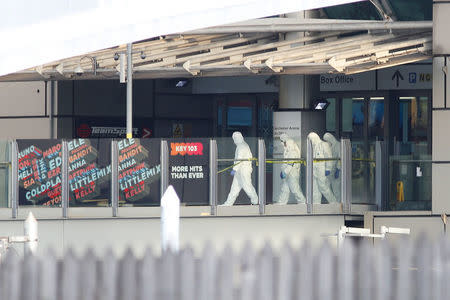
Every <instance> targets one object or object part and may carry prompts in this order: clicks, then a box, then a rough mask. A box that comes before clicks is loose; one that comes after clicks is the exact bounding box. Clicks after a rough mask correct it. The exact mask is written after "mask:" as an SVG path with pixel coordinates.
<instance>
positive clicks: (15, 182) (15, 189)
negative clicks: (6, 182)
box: [9, 141, 19, 219]
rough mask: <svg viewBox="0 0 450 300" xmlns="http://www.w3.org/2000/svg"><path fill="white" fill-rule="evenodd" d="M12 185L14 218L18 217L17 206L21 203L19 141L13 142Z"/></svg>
mask: <svg viewBox="0 0 450 300" xmlns="http://www.w3.org/2000/svg"><path fill="white" fill-rule="evenodd" d="M10 182H11V186H10V192H9V195H10V201H11V208H12V216H11V217H12V218H13V219H15V218H17V208H18V205H19V147H18V146H17V141H12V142H11V181H10Z"/></svg>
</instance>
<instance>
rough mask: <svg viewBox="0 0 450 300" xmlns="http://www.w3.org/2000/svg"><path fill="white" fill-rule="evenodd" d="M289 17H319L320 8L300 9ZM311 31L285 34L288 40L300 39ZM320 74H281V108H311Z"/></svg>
mask: <svg viewBox="0 0 450 300" xmlns="http://www.w3.org/2000/svg"><path fill="white" fill-rule="evenodd" d="M286 17H287V18H297V19H309V18H318V17H319V11H318V10H308V11H300V12H295V13H290V14H287V15H286ZM310 34H311V33H304V32H292V33H287V34H286V35H285V39H286V40H293V39H298V38H301V37H304V36H307V35H310ZM316 81H317V82H316ZM318 87H319V84H318V76H311V75H281V76H280V92H279V108H281V109H300V108H309V107H310V102H311V98H312V97H313V96H314V93H315V92H317V91H318Z"/></svg>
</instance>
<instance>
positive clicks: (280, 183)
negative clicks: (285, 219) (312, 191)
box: [266, 136, 306, 204]
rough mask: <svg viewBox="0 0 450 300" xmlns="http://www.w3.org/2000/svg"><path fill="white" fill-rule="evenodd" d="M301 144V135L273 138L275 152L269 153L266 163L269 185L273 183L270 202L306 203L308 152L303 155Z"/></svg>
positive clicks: (268, 199)
mask: <svg viewBox="0 0 450 300" xmlns="http://www.w3.org/2000/svg"><path fill="white" fill-rule="evenodd" d="M303 142H304V143H306V138H304V139H303ZM301 144H302V140H301V138H300V136H288V137H287V139H286V140H284V141H282V140H281V139H280V138H279V137H276V138H274V139H273V145H274V149H273V154H272V155H269V154H267V155H268V156H267V164H266V172H267V175H269V176H266V178H267V179H266V180H267V181H266V183H267V186H268V185H269V184H268V183H269V182H272V183H273V184H272V188H271V190H270V192H271V193H270V195H268V197H267V203H268V204H271V203H274V204H297V203H306V194H305V191H306V177H305V176H306V165H305V163H306V161H305V159H304V157H306V153H304V154H303V157H302V153H301Z"/></svg>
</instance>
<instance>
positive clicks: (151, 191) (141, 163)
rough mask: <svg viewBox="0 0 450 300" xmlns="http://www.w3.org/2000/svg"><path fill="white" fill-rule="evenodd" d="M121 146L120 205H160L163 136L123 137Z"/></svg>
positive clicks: (119, 142) (119, 147)
mask: <svg viewBox="0 0 450 300" xmlns="http://www.w3.org/2000/svg"><path fill="white" fill-rule="evenodd" d="M117 145H118V150H119V158H118V162H119V205H120V206H129V205H134V206H151V205H153V206H159V204H160V190H161V163H160V157H161V140H160V139H122V140H119V141H118V143H117Z"/></svg>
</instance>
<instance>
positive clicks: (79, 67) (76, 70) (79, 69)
mask: <svg viewBox="0 0 450 300" xmlns="http://www.w3.org/2000/svg"><path fill="white" fill-rule="evenodd" d="M73 72H74V73H75V74H77V75H78V76H81V75H83V73H84V70H83V68H82V67H81V66H80V65H78V67H76V68H75V70H73Z"/></svg>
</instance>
